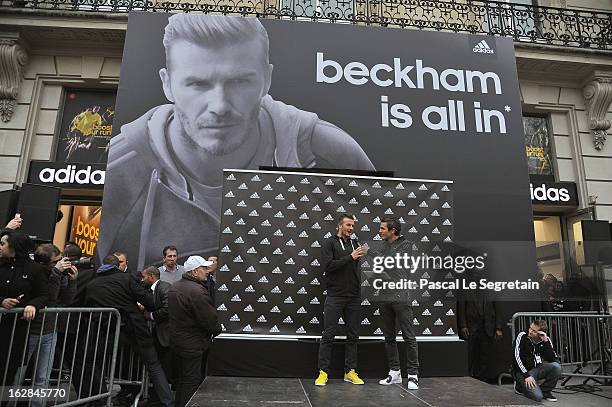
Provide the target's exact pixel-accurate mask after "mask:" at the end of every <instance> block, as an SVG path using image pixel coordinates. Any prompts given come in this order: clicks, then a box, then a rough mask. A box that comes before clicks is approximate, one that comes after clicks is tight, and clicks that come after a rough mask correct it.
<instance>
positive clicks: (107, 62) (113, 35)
mask: <svg viewBox="0 0 612 407" xmlns="http://www.w3.org/2000/svg"><path fill="white" fill-rule="evenodd" d="M81 3H82V2H72V1H65V0H63V1H50V0H46V1H39V2H31V1H25V0H0V67H1V69H0V72H1V75H0V98H1V100H0V118H1V120H0V190H12V189H14V188H15V187H16V186H17V187H18V186H20V185H22V184H23V183H26V182H35V183H36V182H38V181H37V179H38V180H40V179H41V172H40V171H41V168H43V169H44V168H45V165H43V166H42V167H41V166H40V165H38V166H36V165H35V164H32V162H33V161H34V162H36V161H45V162H47V161H48V162H54V163H56V164H58V163H59V164H58V165H57V166H56V167H54V168H55V169H56V170H59V169H62V168H65V167H66V165H69V164H70V163H73V162H80V163H83V161H86V162H85V164H91V165H92V167H91V169H90V181H91V179H93V178H94V177H93V176H91V174H92V173H93V171H95V170H96V169H99V168H101V167H96V165H97V166H100V165H102V168H103V162H104V161H105V160H104V157H105V155H104V153H105V151H104V143H102V144H99V145H95V144H94V145H93V146H92V145H91V143H89V145H87V144H88V143H87V142H84V140H83V139H79V138H78V137H75V136H74V134H76V133H74V132H76V130H75V129H77V130H79V132H80V133H79V134H85V133H86V132H90V133H91V134H93V135H95V136H99V138H100V139H101V140H105V137H106V136H108V137H110V132H111V130H110V128H109V127H108V126H112V115H113V112H114V102H113V101H112V99H113V98H112V95H113V92H115V91H116V89H117V86H118V84H119V78H120V74H121V60H122V52H123V43H124V40H125V33H126V29H127V18H128V14H127V13H128V12H129V11H131V10H144V11H176V12H181V11H205V12H212V13H215V12H223V13H226V14H227V13H229V14H233V13H237V14H243V15H256V16H259V17H263V18H283V19H304V20H319V21H326V22H329V23H352V24H362V25H376V26H383V27H389V28H405V29H435V30H444V31H455V32H464V33H476V34H491V35H506V36H510V37H512V38H514V41H515V51H516V64H517V69H518V76H519V81H520V91H521V98H522V104H523V116H524V123H525V132H526V147H527V149H526V155H527V156H528V160H529V164H530V171H531V173H532V175H533V179H532V201H533V204H534V230H535V234H536V241H537V243H536V244H537V245H538V248H539V251H541V252H542V253H543V254H542V256H540V255H538V257H539V265H540V268H541V269H542V272H543V274H544V275H548V274H550V275H552V276H553V277H554V278H555V279H556V280H557V281H560V282H565V283H566V284H568V283H569V281H570V280H572V279H573V278H578V277H577V276H580V278H582V277H584V275H585V273H586V275H589V273H594V272H593V271H588V270H585V269H584V267H582V265H583V264H584V263H585V262H584V244H583V241H584V239H583V236H582V232H583V231H582V221H584V220H604V221H608V222H610V221H612V140H606V137H607V134H608V132H610V131H612V130H610V127H611V122H612V3H611V2H610V0H583V1H578V0H567V1H564V0H550V1H545V0H539V1H538V0H534V1H531V0H517V1H516V4H515V3H508V2H487V1H459V2H453V3H450V2H445V1H434V2H431V1H428V2H420V1H410V2H405V3H404V2H395V1H377V2H374V1H371V0H350V1H340V0H331V1H320V0H316V1H315V0H304V1H291V2H290V1H286V0H274V1H271V0H261V1H258V2H249V3H248V4H247V3H246V2H244V3H243V2H242V1H240V0H236V1H233V0H230V1H228V2H227V6H224V5H219V4H217V3H214V4H213V5H206V4H205V3H206V2H199V1H195V0H170V1H169V2H160V1H153V2H145V3H142V2H140V3H136V2H128V3H126V2H118V1H114V0H98V1H96V2H93V3H92V2H88V3H87V4H81ZM421 3H422V4H421ZM146 46H147V45H146V44H143V47H146ZM98 97H99V98H101V99H100V101H97V99H96V98H98ZM102 99H104V100H102ZM109 100H110V101H109ZM79 103H80V104H79ZM95 107H97V109H95ZM71 109H72V110H71ZM75 109H76V110H75ZM92 109H93V110H92ZM88 120H89V122H88ZM79 126H80V127H79ZM84 129H85V130H84ZM75 151H76V153H77V154H80V153H83V154H84V155H82V156H81V158H80V159H79V160H76V159H75V160H70V154H72V153H74V152H75ZM90 152H95V154H93V153H92V154H89V153H90ZM82 157H88V158H82ZM46 167H49V165H46ZM79 168H80V167H79ZM47 175H48V173H47ZM51 178H52V176H51ZM93 184H95V182H84V183H83V184H82V185H77V184H74V183H71V184H70V185H64V186H62V191H61V197H60V208H61V210H62V212H63V213H64V218H63V219H62V220H61V221H60V222H58V223H57V225H56V227H55V238H54V241H55V242H56V243H57V244H58V245H62V244H63V243H64V242H65V241H66V240H67V239H71V240H78V242H79V244H81V242H84V243H83V245H82V248H84V249H85V250H84V251H85V252H86V253H87V254H91V253H92V252H93V248H94V246H95V241H96V239H97V227H99V226H98V225H99V216H100V211H99V206H100V203H101V200H102V189H101V188H100V185H97V186H96V185H93ZM566 187H567V188H569V189H568V191H569V192H568V193H569V194H570V195H572V197H571V199H569V201H570V202H569V203H563V202H560V198H557V199H554V194H553V199H550V198H551V197H550V195H548V196H546V195H547V194H548V190H549V189H550V188H553V189H555V188H556V189H557V190H560V189H562V188H566ZM542 197H544V198H542ZM80 214H82V215H80ZM499 216H500V217H501V216H504V214H503V213H500V214H499ZM96 217H97V220H96ZM88 242H89V245H88ZM590 278H595V277H594V276H593V275H592V274H591V275H590ZM605 278H606V280H607V283H608V284H607V285H608V293H612V272H610V271H609V270H608V272H607V275H606V276H605ZM608 298H610V297H608ZM608 303H610V304H612V301H608ZM561 308H562V307H561Z"/></svg>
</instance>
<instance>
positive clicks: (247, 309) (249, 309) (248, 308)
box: [244, 304, 254, 312]
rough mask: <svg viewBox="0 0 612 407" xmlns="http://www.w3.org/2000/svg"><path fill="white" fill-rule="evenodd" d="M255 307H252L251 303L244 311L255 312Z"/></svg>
mask: <svg viewBox="0 0 612 407" xmlns="http://www.w3.org/2000/svg"><path fill="white" fill-rule="evenodd" d="M253 311H254V310H253V307H251V304H249V305H247V306H246V307H244V312H253Z"/></svg>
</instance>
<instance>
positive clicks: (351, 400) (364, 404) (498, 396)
mask: <svg viewBox="0 0 612 407" xmlns="http://www.w3.org/2000/svg"><path fill="white" fill-rule="evenodd" d="M538 404H539V403H535V402H533V401H531V400H529V399H527V398H525V397H523V396H520V395H516V394H514V393H512V392H509V391H507V389H503V388H501V387H498V386H495V385H490V384H486V383H483V382H481V381H478V380H476V379H472V378H470V377H430V378H422V379H420V389H419V390H411V391H408V390H406V388H405V387H404V386H403V385H402V386H399V385H392V386H381V385H379V384H378V380H368V381H366V384H365V385H362V386H356V385H353V384H350V383H346V382H344V381H342V380H338V379H333V380H330V381H329V382H328V384H327V386H325V387H316V386H315V385H314V377H313V378H310V379H287V378H260V377H258V378H254V377H219V376H209V377H207V378H206V380H205V381H204V382H203V383H202V385H201V386H200V388H199V389H198V391H197V392H196V394H195V395H194V396H193V398H192V399H191V400H190V402H189V403H188V404H187V406H188V407H196V406H197V407H204V406H206V407H241V406H275V407H370V406H372V407H387V406H388V407H394V406H402V407H427V406H429V407H432V406H436V407H456V406H500V407H501V406H533V405H538Z"/></svg>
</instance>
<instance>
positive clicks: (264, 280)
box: [257, 276, 268, 283]
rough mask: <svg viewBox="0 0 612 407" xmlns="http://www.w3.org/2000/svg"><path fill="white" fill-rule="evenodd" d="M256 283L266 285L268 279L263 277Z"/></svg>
mask: <svg viewBox="0 0 612 407" xmlns="http://www.w3.org/2000/svg"><path fill="white" fill-rule="evenodd" d="M257 282H258V283H267V282H268V279H267V278H266V276H263V277H262V278H260V279H259V280H258V281H257Z"/></svg>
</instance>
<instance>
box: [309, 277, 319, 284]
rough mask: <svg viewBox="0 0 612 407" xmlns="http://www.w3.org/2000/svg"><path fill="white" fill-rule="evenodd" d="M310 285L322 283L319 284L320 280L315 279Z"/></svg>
mask: <svg viewBox="0 0 612 407" xmlns="http://www.w3.org/2000/svg"><path fill="white" fill-rule="evenodd" d="M310 285H321V283H319V280H317V279H316V278H315V279H314V280H312V281H311V282H310Z"/></svg>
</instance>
